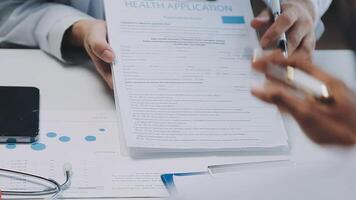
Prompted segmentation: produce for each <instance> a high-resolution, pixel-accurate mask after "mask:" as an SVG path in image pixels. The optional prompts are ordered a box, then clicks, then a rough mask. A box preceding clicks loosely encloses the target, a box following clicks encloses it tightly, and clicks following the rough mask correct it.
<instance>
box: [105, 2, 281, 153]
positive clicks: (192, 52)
mask: <svg viewBox="0 0 356 200" xmlns="http://www.w3.org/2000/svg"><path fill="white" fill-rule="evenodd" d="M105 7H106V15H107V23H108V29H109V41H110V43H111V46H112V47H113V49H114V50H115V52H116V53H117V56H118V58H117V61H116V63H115V65H114V66H113V73H114V82H115V83H114V87H115V93H116V103H117V108H118V110H119V114H120V116H121V119H122V124H123V131H124V133H125V139H126V144H127V146H128V147H129V148H130V150H132V151H138V152H143V151H144V152H155V151H159V152H162V151H163V152H183V151H184V152H193V151H195V152H196V151H231V150H233V151H235V150H242V149H244V150H246V149H248V150H252V149H264V148H284V147H287V136H286V132H285V129H284V126H283V122H282V119H281V116H280V113H279V112H278V110H276V109H275V108H273V107H268V106H266V105H265V104H262V103H259V102H258V101H257V100H255V99H254V97H252V96H251V95H250V89H249V88H250V84H251V82H252V81H253V80H254V79H256V76H255V75H254V74H253V73H252V72H251V70H250V62H251V58H252V55H253V49H254V48H256V47H257V46H258V41H257V37H256V34H255V31H254V30H253V29H251V28H250V27H249V23H248V22H249V21H250V20H251V19H252V17H253V14H252V9H251V5H250V2H249V1H245V0H219V1H213V2H212V1H183V0H179V1H172V0H165V1H162V0H155V1H147V0H125V1H114V0H107V1H106V2H105Z"/></svg>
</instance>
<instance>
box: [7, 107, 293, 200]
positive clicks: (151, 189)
mask: <svg viewBox="0 0 356 200" xmlns="http://www.w3.org/2000/svg"><path fill="white" fill-rule="evenodd" d="M117 122H118V120H117V117H116V113H115V111H88V112H82V111H43V112H41V121H40V140H39V141H38V142H37V143H35V144H34V145H31V144H16V145H15V144H1V145H0V155H1V156H0V157H1V162H0V168H6V169H12V170H18V171H22V172H28V173H32V174H36V175H40V176H43V177H47V178H52V179H54V180H56V181H58V182H60V183H62V182H63V181H64V178H65V177H64V174H63V165H64V164H66V163H69V164H71V166H72V170H73V180H72V184H71V187H70V188H69V189H68V190H67V191H65V192H64V193H63V197H65V198H93V197H101V198H108V197H167V195H168V194H167V191H166V190H165V188H164V186H163V184H162V182H161V180H160V175H161V174H163V173H172V172H189V171H203V170H206V169H207V166H209V165H219V164H222V162H223V163H224V164H225V163H248V162H256V161H263V160H275V159H286V157H284V156H273V155H271V156H247V157H246V156H238V157H226V158H225V159H223V160H221V159H222V158H217V157H214V156H207V155H202V154H200V155H196V156H195V157H194V156H191V155H190V156H184V155H180V156H177V155H176V156H172V157H167V156H165V157H162V158H160V157H157V158H151V159H147V158H146V159H133V158H129V157H124V156H122V154H121V152H120V146H119V145H120V142H119V141H118V140H119V131H118V123H117ZM88 136H90V137H88ZM0 188H1V189H2V190H9V189H15V190H29V189H41V188H40V187H39V186H38V185H37V186H36V185H33V184H30V183H27V182H23V181H16V180H13V179H6V178H5V177H3V176H1V173H0Z"/></svg>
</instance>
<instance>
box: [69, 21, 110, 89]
mask: <svg viewBox="0 0 356 200" xmlns="http://www.w3.org/2000/svg"><path fill="white" fill-rule="evenodd" d="M106 38H107V28H106V23H105V22H104V21H101V20H80V21H78V22H76V23H74V24H73V26H72V28H71V32H70V42H71V43H72V44H73V45H75V46H78V47H83V48H85V50H86V52H87V53H88V55H89V57H90V59H91V60H92V61H93V63H94V64H95V66H96V69H97V71H98V72H99V74H100V75H101V76H102V77H103V79H104V80H105V81H106V83H107V84H108V86H109V87H110V88H111V89H112V88H113V82H112V74H111V67H110V64H111V63H112V62H114V60H115V53H114V51H113V50H112V48H111V47H110V45H109V44H108V42H107V39H106Z"/></svg>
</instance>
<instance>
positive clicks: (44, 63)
mask: <svg viewBox="0 0 356 200" xmlns="http://www.w3.org/2000/svg"><path fill="white" fill-rule="evenodd" d="M315 62H316V63H317V64H318V65H319V66H322V68H324V69H326V70H327V71H329V72H331V73H332V74H334V75H335V76H338V77H340V78H342V79H343V80H345V82H346V83H347V84H348V85H349V86H351V87H353V88H354V89H356V58H355V54H354V53H353V52H351V51H348V50H335V51H334V50H326V51H317V52H316V54H315ZM0 85H1V86H35V87H38V88H40V90H41V109H43V110H78V111H88V110H114V109H115V104H114V97H113V94H112V91H110V90H109V89H108V88H107V87H106V85H105V83H104V82H103V81H102V79H101V78H100V77H99V75H98V74H97V73H96V71H95V68H94V66H92V65H91V64H83V65H64V64H62V63H60V62H58V61H56V60H55V59H54V58H52V57H50V56H48V55H47V54H45V53H43V52H42V51H40V50H14V49H11V50H7V49H2V50H0ZM285 122H286V127H287V130H288V134H289V137H290V145H291V152H290V154H291V159H292V160H293V161H295V162H296V163H302V162H306V161H308V160H312V161H317V160H321V159H328V157H330V156H332V155H337V154H338V153H339V151H340V150H339V149H335V148H331V147H320V146H318V145H316V144H314V143H312V142H311V141H310V140H309V139H308V138H307V137H306V136H305V135H304V134H302V132H301V130H300V129H299V128H298V126H297V125H296V123H295V122H294V121H293V120H291V119H290V118H288V117H287V118H286V119H285ZM342 151H345V150H342Z"/></svg>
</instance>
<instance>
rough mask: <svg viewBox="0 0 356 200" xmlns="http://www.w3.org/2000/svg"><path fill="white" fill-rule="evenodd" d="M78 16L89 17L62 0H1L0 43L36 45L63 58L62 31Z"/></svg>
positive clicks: (80, 17)
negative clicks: (60, 1) (58, 0)
mask: <svg viewBox="0 0 356 200" xmlns="http://www.w3.org/2000/svg"><path fill="white" fill-rule="evenodd" d="M81 19H91V17H90V16H89V15H87V14H85V13H83V12H80V11H79V10H77V9H74V8H72V7H70V6H68V5H64V4H58V3H50V2H47V1H45V0H1V1H0V43H3V42H6V43H12V44H19V45H25V46H28V47H40V48H41V49H42V50H44V51H46V52H47V53H49V54H51V55H53V56H55V57H56V58H58V59H60V60H62V61H64V60H63V57H62V52H61V44H62V39H63V35H64V33H65V31H66V30H67V29H68V28H69V27H70V26H71V25H73V24H74V23H75V22H76V21H79V20H81Z"/></svg>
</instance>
